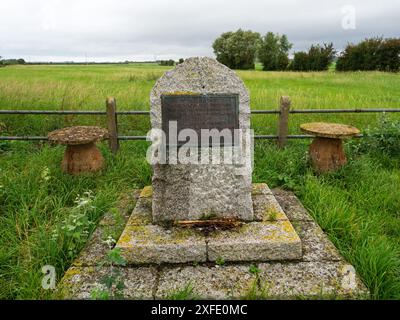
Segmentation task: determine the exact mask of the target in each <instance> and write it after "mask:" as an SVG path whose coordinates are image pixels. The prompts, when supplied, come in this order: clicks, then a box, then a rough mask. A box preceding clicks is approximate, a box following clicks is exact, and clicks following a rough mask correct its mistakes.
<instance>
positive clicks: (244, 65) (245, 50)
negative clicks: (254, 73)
mask: <svg viewBox="0 0 400 320" xmlns="http://www.w3.org/2000/svg"><path fill="white" fill-rule="evenodd" d="M259 41H260V34H259V33H257V32H252V31H250V30H249V31H243V30H241V29H239V30H238V31H236V32H225V33H223V34H222V35H221V36H220V37H219V38H217V39H216V40H215V41H214V43H213V46H212V47H213V49H214V53H215V55H216V57H217V60H218V61H219V62H221V63H222V64H224V65H226V66H227V67H229V68H231V69H243V70H247V69H254V62H255V58H256V53H257V47H258V44H259Z"/></svg>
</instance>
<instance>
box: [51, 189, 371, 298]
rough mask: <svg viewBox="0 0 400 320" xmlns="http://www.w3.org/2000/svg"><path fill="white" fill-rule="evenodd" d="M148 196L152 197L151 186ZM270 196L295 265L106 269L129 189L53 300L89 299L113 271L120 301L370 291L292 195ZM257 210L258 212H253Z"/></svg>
mask: <svg viewBox="0 0 400 320" xmlns="http://www.w3.org/2000/svg"><path fill="white" fill-rule="evenodd" d="M257 190H258V192H257ZM268 190H269V189H268ZM268 190H265V188H260V187H259V186H258V185H256V186H255V188H253V202H254V203H255V202H257V201H260V198H257V197H256V196H258V195H260V194H261V195H272V194H271V193H270V192H269V191H268ZM147 192H148V195H151V192H150V190H149V189H147ZM273 195H274V197H275V199H276V200H277V201H278V202H279V204H280V207H282V208H283V210H284V213H285V217H286V216H287V217H288V218H289V220H290V221H291V222H292V224H293V227H294V228H295V230H296V232H297V234H298V235H299V237H300V239H301V243H302V249H303V256H302V258H301V260H297V261H294V260H292V261H269V262H263V261H259V262H241V263H237V262H236V263H229V262H227V263H225V264H224V265H216V264H215V263H211V262H206V263H198V264H197V263H195V264H194V263H188V264H181V265H173V264H163V265H152V266H151V265H148V266H134V265H128V266H125V267H118V266H114V267H110V266H107V265H104V261H106V257H107V253H108V252H109V251H110V248H109V246H108V245H107V243H106V242H105V241H104V240H106V239H107V237H108V236H109V235H110V234H111V235H113V237H115V239H117V238H118V237H119V235H120V234H121V233H122V231H123V229H124V226H125V224H126V222H127V221H128V219H129V212H126V211H124V208H127V207H130V208H132V204H134V202H135V201H136V199H137V197H138V196H139V193H136V192H135V193H133V196H131V197H129V199H126V201H124V202H123V203H122V204H121V206H120V208H121V210H120V211H119V212H118V214H116V213H115V212H113V213H111V212H110V213H107V214H106V215H105V216H104V218H103V220H102V221H101V222H100V224H99V226H98V228H97V229H96V231H95V233H94V234H93V235H92V238H91V240H90V241H89V243H88V245H87V247H86V248H85V249H84V250H83V251H82V252H81V254H80V256H79V257H78V259H76V261H75V262H74V263H73V265H72V267H71V268H70V269H69V270H68V271H67V272H66V273H65V275H64V277H63V279H62V281H61V282H60V284H59V286H58V297H59V298H62V299H90V298H91V297H92V296H93V295H92V293H93V291H94V290H106V288H105V285H104V284H103V282H104V277H105V276H109V275H111V274H112V273H113V272H115V271H119V272H120V278H121V280H122V281H123V282H124V284H125V288H124V289H123V298H125V299H148V300H151V299H171V298H174V297H176V295H177V294H178V293H180V294H179V295H180V296H181V297H183V296H182V294H181V293H182V292H183V290H184V289H186V290H185V292H187V293H188V294H187V297H186V296H185V297H183V298H187V299H193V298H198V299H242V298H247V299H296V298H299V299H337V298H339V299H366V298H368V297H369V292H368V290H367V289H366V288H365V286H364V284H363V283H362V282H361V280H360V278H359V277H358V275H357V273H356V272H355V270H354V268H353V267H352V266H351V265H350V264H348V263H347V262H346V261H345V260H344V259H343V258H342V256H341V255H340V254H339V253H338V251H337V250H336V248H335V246H334V245H333V244H332V243H331V242H330V241H329V239H328V238H327V236H326V235H325V234H324V233H323V231H322V230H321V228H320V227H319V226H318V224H317V223H316V222H315V221H314V220H313V219H312V218H311V216H310V215H309V214H308V212H307V211H306V210H305V209H304V207H303V206H302V204H301V203H300V201H299V200H298V199H297V198H296V196H295V195H294V194H293V193H291V192H287V191H282V190H279V189H278V190H273ZM142 196H143V193H142ZM142 198H143V197H142ZM261 198H262V197H261ZM145 202H146V201H138V202H137V205H136V208H137V207H138V205H139V204H140V205H141V206H146V205H147V204H148V203H147V204H145ZM261 212H262V210H259V214H260V213H261ZM141 218H142V219H144V218H145V217H141ZM130 219H131V220H132V216H130ZM277 219H278V221H280V219H284V216H283V215H278V217H277ZM188 288H189V289H190V290H188Z"/></svg>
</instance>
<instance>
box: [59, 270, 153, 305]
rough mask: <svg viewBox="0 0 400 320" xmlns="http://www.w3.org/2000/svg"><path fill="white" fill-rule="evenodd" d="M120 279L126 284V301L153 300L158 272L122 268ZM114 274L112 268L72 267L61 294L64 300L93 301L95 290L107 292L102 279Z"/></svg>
mask: <svg viewBox="0 0 400 320" xmlns="http://www.w3.org/2000/svg"><path fill="white" fill-rule="evenodd" d="M117 270H118V271H119V272H120V273H121V276H120V279H121V280H122V281H123V282H124V285H125V289H124V290H123V298H124V299H140V300H150V299H153V290H154V289H155V286H156V276H157V270H156V269H155V268H153V267H146V268H122V267H119V268H117ZM112 274H113V271H112V270H111V267H100V268H95V267H84V268H80V267H72V268H70V269H68V271H67V272H66V273H65V275H64V277H63V279H62V281H61V283H60V285H59V288H58V289H59V292H60V294H61V296H62V297H63V298H64V299H91V298H92V297H91V294H92V292H93V291H94V290H106V287H105V286H104V284H102V283H101V282H102V279H103V278H104V277H105V276H110V275H112Z"/></svg>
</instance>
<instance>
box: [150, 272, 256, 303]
mask: <svg viewBox="0 0 400 320" xmlns="http://www.w3.org/2000/svg"><path fill="white" fill-rule="evenodd" d="M249 268H250V266H242V265H234V266H220V267H217V266H214V267H208V266H196V267H194V266H183V267H175V268H168V267H166V268H164V269H163V270H162V271H161V275H160V279H159V283H158V289H157V291H156V296H155V298H156V299H169V298H171V296H173V295H174V294H176V293H177V292H179V291H182V290H183V289H185V288H187V287H188V286H190V288H192V294H191V297H188V298H198V299H240V298H242V297H245V296H246V295H248V294H249V292H251V291H252V289H253V288H254V287H257V279H256V276H255V275H254V274H252V273H250V271H249Z"/></svg>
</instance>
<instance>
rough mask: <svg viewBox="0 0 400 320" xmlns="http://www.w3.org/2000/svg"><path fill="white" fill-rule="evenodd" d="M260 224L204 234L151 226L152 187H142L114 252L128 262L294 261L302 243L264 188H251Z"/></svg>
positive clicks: (250, 224) (298, 254)
mask: <svg viewBox="0 0 400 320" xmlns="http://www.w3.org/2000/svg"><path fill="white" fill-rule="evenodd" d="M253 198H254V202H253V207H254V212H255V213H256V216H257V217H258V220H259V221H256V222H251V223H244V224H243V225H242V226H240V227H238V228H235V229H232V230H225V231H214V232H211V233H207V234H205V233H203V232H201V231H199V230H197V229H188V228H182V227H172V228H171V227H170V228H164V227H162V226H159V225H155V224H152V223H151V217H152V212H151V199H152V191H151V187H146V188H144V189H143V191H142V193H141V195H140V197H139V200H138V202H137V204H136V207H135V209H134V210H133V213H132V215H131V217H130V218H129V220H128V223H127V225H126V228H125V230H124V231H123V233H122V235H121V237H120V238H119V240H118V243H117V245H116V248H119V249H120V250H121V253H122V256H123V257H124V258H125V259H126V260H127V261H128V263H129V264H136V265H140V264H162V263H188V262H213V261H272V260H296V259H301V257H302V248H301V241H300V238H299V236H298V235H297V233H296V231H295V230H294V228H293V226H292V224H291V223H290V221H289V220H288V218H287V217H286V215H285V213H284V211H283V210H282V208H281V207H280V205H279V203H278V202H277V201H276V200H275V197H274V196H273V195H272V193H271V190H270V189H269V188H268V186H267V185H266V184H259V185H255V186H254V187H253Z"/></svg>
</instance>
